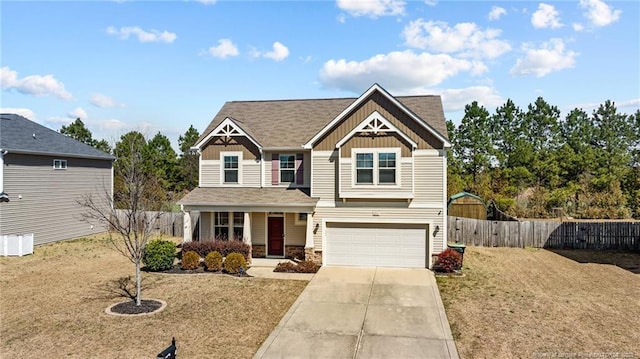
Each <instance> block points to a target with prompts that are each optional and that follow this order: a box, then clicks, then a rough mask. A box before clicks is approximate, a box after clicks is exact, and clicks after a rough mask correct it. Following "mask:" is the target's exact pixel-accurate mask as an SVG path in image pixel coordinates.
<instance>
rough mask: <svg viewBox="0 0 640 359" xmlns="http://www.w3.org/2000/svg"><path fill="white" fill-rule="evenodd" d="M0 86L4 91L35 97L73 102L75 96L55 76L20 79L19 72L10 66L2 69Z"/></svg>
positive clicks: (0, 71)
mask: <svg viewBox="0 0 640 359" xmlns="http://www.w3.org/2000/svg"><path fill="white" fill-rule="evenodd" d="M0 84H1V85H2V89H3V90H11V89H14V90H16V91H18V92H20V93H23V94H27V95H34V96H55V97H57V98H60V99H63V100H71V99H72V98H73V96H71V94H70V93H69V92H67V90H65V88H64V84H63V83H62V82H60V81H58V80H56V78H55V77H53V75H44V76H41V75H30V76H27V77H23V78H18V72H16V71H13V70H11V69H10V68H9V67H8V66H4V67H2V68H0Z"/></svg>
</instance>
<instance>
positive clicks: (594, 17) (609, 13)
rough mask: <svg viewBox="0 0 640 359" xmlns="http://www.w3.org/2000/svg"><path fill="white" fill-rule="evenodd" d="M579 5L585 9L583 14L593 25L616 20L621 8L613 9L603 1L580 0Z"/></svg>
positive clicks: (603, 24)
mask: <svg viewBox="0 0 640 359" xmlns="http://www.w3.org/2000/svg"><path fill="white" fill-rule="evenodd" d="M580 7H581V8H583V9H585V10H586V12H585V13H584V16H585V17H586V18H587V19H589V20H590V21H591V23H592V24H593V25H595V26H607V25H609V24H611V23H614V22H616V21H618V19H619V18H620V14H622V11H621V10H613V9H612V8H611V7H609V5H607V4H605V2H604V1H600V0H580Z"/></svg>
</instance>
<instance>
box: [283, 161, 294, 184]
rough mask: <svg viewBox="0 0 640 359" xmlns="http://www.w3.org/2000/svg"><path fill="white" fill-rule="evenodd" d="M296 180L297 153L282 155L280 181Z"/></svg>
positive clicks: (290, 181) (292, 181)
mask: <svg viewBox="0 0 640 359" xmlns="http://www.w3.org/2000/svg"><path fill="white" fill-rule="evenodd" d="M295 182H296V155H280V183H295Z"/></svg>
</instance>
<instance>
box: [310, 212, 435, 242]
mask: <svg viewBox="0 0 640 359" xmlns="http://www.w3.org/2000/svg"><path fill="white" fill-rule="evenodd" d="M331 219H340V220H341V221H351V220H352V222H354V223H357V222H359V221H362V222H368V223H376V222H378V223H388V222H395V223H398V224H401V223H418V222H424V223H428V224H429V234H428V235H429V245H431V246H432V247H431V251H432V253H433V254H438V253H440V252H441V251H442V250H444V230H443V229H444V221H445V220H446V219H445V218H444V212H443V211H441V210H440V209H439V208H407V207H406V206H405V207H403V208H392V207H384V206H381V205H380V204H379V203H376V202H365V203H360V206H358V207H343V206H339V207H338V206H337V207H317V208H316V212H315V214H314V216H313V227H314V228H315V226H316V225H317V226H318V230H317V231H316V232H315V234H314V237H313V240H314V247H315V250H316V251H321V250H322V235H323V233H322V222H323V220H326V221H331ZM436 226H437V227H439V230H438V231H437V232H436V231H435V229H436ZM434 232H435V236H434V235H433V234H434Z"/></svg>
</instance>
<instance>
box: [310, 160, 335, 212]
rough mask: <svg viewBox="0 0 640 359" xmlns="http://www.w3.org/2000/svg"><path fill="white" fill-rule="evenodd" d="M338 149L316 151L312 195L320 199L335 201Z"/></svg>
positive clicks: (313, 161)
mask: <svg viewBox="0 0 640 359" xmlns="http://www.w3.org/2000/svg"><path fill="white" fill-rule="evenodd" d="M337 160H338V151H333V152H322V153H318V152H315V153H314V154H313V157H312V164H313V187H312V188H311V196H312V197H318V198H319V199H320V201H331V202H333V201H335V199H336V177H337V170H336V169H337V166H338V165H337Z"/></svg>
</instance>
